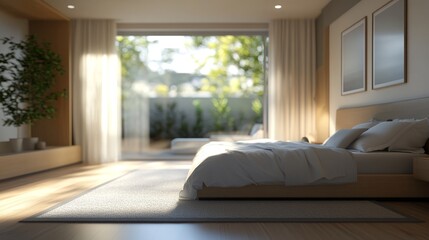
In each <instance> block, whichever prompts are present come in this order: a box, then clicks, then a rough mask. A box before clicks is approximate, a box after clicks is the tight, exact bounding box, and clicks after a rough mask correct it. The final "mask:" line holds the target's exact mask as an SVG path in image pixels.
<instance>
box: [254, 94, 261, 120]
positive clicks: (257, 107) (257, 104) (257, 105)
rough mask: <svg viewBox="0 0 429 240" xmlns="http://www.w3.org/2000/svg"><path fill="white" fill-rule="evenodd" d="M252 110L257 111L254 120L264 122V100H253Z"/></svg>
mask: <svg viewBox="0 0 429 240" xmlns="http://www.w3.org/2000/svg"><path fill="white" fill-rule="evenodd" d="M252 111H253V112H254V113H255V118H254V122H255V123H262V101H261V99H260V98H256V99H255V100H253V102H252Z"/></svg>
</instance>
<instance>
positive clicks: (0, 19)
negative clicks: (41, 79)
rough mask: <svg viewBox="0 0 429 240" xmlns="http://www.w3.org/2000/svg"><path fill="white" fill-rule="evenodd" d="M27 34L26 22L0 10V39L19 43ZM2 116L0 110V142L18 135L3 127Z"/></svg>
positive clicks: (1, 49)
mask: <svg viewBox="0 0 429 240" xmlns="http://www.w3.org/2000/svg"><path fill="white" fill-rule="evenodd" d="M27 34H28V21H27V20H24V19H19V18H16V17H14V16H12V15H10V14H8V13H6V12H4V11H3V10H2V9H0V38H4V37H13V38H14V40H16V41H19V40H21V39H23V38H24V37H25V35H27ZM5 51H7V48H6V47H5V46H4V45H3V44H0V52H5ZM3 119H4V114H3V112H2V111H1V110H0V123H1V124H0V141H8V140H9V138H16V137H17V135H18V133H17V129H16V128H15V127H4V126H3Z"/></svg>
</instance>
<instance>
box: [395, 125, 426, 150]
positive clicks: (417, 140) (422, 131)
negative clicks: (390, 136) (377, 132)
mask: <svg viewBox="0 0 429 240" xmlns="http://www.w3.org/2000/svg"><path fill="white" fill-rule="evenodd" d="M428 138H429V121H428V120H427V119H423V120H416V121H414V122H412V124H411V126H410V127H409V128H408V130H407V131H405V132H404V133H403V134H402V135H401V136H400V137H398V138H397V139H396V141H394V142H393V143H392V145H390V146H389V151H391V152H410V153H424V152H425V150H424V149H423V147H424V145H425V143H426V141H427V140H428Z"/></svg>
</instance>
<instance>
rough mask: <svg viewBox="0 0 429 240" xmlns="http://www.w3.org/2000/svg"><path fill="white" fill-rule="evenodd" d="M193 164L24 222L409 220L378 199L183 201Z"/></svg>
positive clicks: (144, 175) (135, 177) (127, 181)
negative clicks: (180, 193)
mask: <svg viewBox="0 0 429 240" xmlns="http://www.w3.org/2000/svg"><path fill="white" fill-rule="evenodd" d="M187 171H188V170H187V169H139V170H136V171H133V172H130V173H128V174H126V175H124V176H122V177H119V178H117V179H114V180H112V181H110V182H107V183H105V184H103V185H101V186H98V187H97V188H94V189H91V190H90V191H88V192H86V193H83V194H82V195H80V196H78V197H75V198H74V199H71V200H69V201H66V202H63V203H61V204H58V205H57V206H54V207H53V208H51V209H48V210H46V211H44V212H42V213H39V214H37V215H35V216H32V217H30V218H27V219H25V220H23V221H22V222H68V223H72V222H74V223H89V222H91V223H190V222H409V221H415V219H413V218H409V217H407V216H404V215H402V214H399V213H397V212H395V211H393V210H390V209H388V208H386V207H384V206H382V205H380V204H378V203H376V202H372V201H365V200H360V201H351V200H344V201H343V200H317V201H316V200H302V201H300V200H206V201H198V200H197V201H180V200H179V199H178V196H179V191H180V190H181V188H182V185H183V182H184V180H185V178H186V175H187Z"/></svg>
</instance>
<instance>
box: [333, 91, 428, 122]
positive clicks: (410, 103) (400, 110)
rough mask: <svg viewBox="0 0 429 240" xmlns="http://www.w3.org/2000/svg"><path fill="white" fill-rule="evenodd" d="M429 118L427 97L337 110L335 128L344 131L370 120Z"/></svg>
mask: <svg viewBox="0 0 429 240" xmlns="http://www.w3.org/2000/svg"><path fill="white" fill-rule="evenodd" d="M425 117H429V97H426V98H418V99H412V100H405V101H399V102H392V103H383V104H375V105H369V106H363V107H351V108H340V109H338V110H337V119H336V124H335V128H336V129H337V130H338V129H345V128H351V127H353V126H354V125H356V124H358V123H362V122H366V121H369V120H371V119H377V120H388V119H394V118H417V119H418V118H425Z"/></svg>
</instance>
